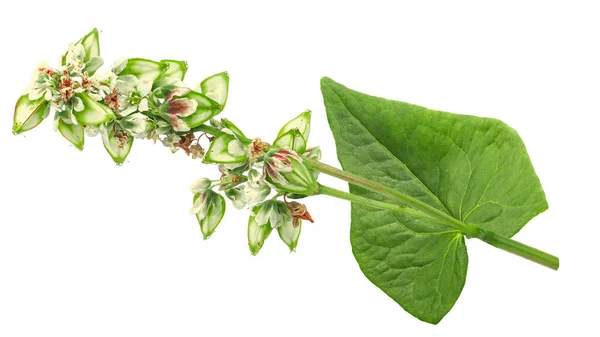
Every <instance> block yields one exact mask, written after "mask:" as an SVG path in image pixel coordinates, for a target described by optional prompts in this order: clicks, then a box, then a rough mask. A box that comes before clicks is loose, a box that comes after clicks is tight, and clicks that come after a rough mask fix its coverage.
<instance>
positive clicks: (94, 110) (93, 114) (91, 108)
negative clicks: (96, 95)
mask: <svg viewBox="0 0 600 337" xmlns="http://www.w3.org/2000/svg"><path fill="white" fill-rule="evenodd" d="M77 97H79V98H80V99H81V101H82V103H83V110H82V111H74V112H73V115H75V118H76V119H77V123H79V124H82V125H100V124H103V123H107V122H110V121H111V120H113V119H114V118H115V114H114V112H113V111H112V109H110V108H109V107H108V106H107V105H106V104H104V103H100V102H98V101H95V100H94V99H93V98H91V97H90V96H89V95H88V94H86V93H80V94H77Z"/></svg>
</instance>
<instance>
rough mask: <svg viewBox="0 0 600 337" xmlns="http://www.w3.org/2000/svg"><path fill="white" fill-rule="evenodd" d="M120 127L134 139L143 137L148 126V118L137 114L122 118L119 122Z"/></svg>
mask: <svg viewBox="0 0 600 337" xmlns="http://www.w3.org/2000/svg"><path fill="white" fill-rule="evenodd" d="M120 124H121V127H122V128H123V129H124V130H125V131H128V132H129V133H131V135H133V136H134V137H143V136H144V135H145V134H146V129H147V126H148V117H147V116H146V115H144V114H141V113H139V112H136V113H133V114H131V115H127V116H125V117H123V118H122V119H121V121H120Z"/></svg>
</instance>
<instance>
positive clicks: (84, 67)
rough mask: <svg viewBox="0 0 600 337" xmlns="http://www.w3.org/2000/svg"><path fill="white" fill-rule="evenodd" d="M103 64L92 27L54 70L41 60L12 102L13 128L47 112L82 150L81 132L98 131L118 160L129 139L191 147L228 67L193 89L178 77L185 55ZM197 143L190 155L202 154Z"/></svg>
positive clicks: (225, 82) (222, 94)
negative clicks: (173, 57)
mask: <svg viewBox="0 0 600 337" xmlns="http://www.w3.org/2000/svg"><path fill="white" fill-rule="evenodd" d="M103 64H104V61H103V60H102V58H101V57H100V45H99V38H98V30H96V29H94V30H92V31H91V32H90V33H89V34H87V35H86V36H84V37H83V38H82V39H80V40H79V41H77V42H76V43H72V44H70V45H69V48H68V50H67V52H66V53H65V54H64V55H63V57H62V58H61V67H60V68H53V67H50V66H49V65H48V64H47V63H40V64H39V65H38V66H37V67H36V69H35V71H34V74H33V78H32V81H31V83H30V85H29V86H28V88H27V89H26V91H25V93H24V95H23V96H21V98H19V100H18V102H17V105H16V108H15V115H14V123H13V133H15V134H19V133H22V132H25V131H28V130H31V129H33V128H34V127H36V126H37V125H38V124H40V123H41V122H42V120H43V119H44V118H46V117H47V116H48V115H49V113H50V110H54V111H55V115H54V122H55V127H56V129H57V130H58V131H59V132H60V133H61V134H62V135H63V136H64V137H65V138H66V139H67V140H68V141H69V142H71V143H72V144H73V145H74V146H75V147H76V148H78V149H79V150H82V149H83V145H84V139H85V135H86V134H87V135H88V136H95V135H97V134H99V133H102V141H103V143H104V147H105V148H106V150H107V152H108V153H109V154H110V155H111V157H112V158H113V160H114V161H115V162H116V163H117V164H119V165H121V164H122V163H123V162H124V161H125V159H126V157H127V155H128V154H129V151H130V150H131V146H132V145H133V141H134V139H135V138H148V139H152V140H154V141H157V140H160V141H162V143H163V144H164V145H165V146H167V147H169V148H171V150H172V151H177V150H178V149H184V150H185V152H186V153H187V154H190V153H192V151H191V150H192V148H191V146H192V144H191V142H190V139H189V138H193V131H194V128H197V127H200V126H202V125H203V124H204V123H205V122H207V121H208V120H210V119H211V118H213V117H215V116H216V115H217V114H219V113H220V112H221V111H222V110H223V108H224V107H225V103H226V101H227V92H228V86H229V77H228V75H227V73H220V74H216V75H213V76H211V77H209V78H207V79H205V80H204V81H202V82H201V83H200V84H199V85H198V86H197V87H196V88H195V89H194V90H192V89H190V88H188V87H187V86H186V85H185V84H184V83H183V79H184V77H185V74H186V72H187V68H188V66H187V63H186V62H184V61H177V60H162V61H152V60H147V59H141V58H129V59H121V60H118V61H117V62H115V63H114V65H113V67H112V68H111V69H108V70H106V71H99V70H100V67H101V66H102V65H103ZM190 134H191V136H190ZM198 146H199V144H194V147H193V148H194V152H193V155H194V157H196V158H198V157H201V153H202V149H198Z"/></svg>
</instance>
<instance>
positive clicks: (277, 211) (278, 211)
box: [254, 200, 292, 228]
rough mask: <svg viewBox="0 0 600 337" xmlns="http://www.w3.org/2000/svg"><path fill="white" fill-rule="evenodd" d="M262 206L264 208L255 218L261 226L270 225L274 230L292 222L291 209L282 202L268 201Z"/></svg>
mask: <svg viewBox="0 0 600 337" xmlns="http://www.w3.org/2000/svg"><path fill="white" fill-rule="evenodd" d="M260 206H262V207H261V208H260V209H259V210H258V212H257V213H256V216H255V217H254V220H255V221H256V223H257V224H258V225H259V226H263V225H265V224H267V223H269V224H270V225H271V227H272V228H276V227H280V226H283V224H284V223H287V222H291V221H292V215H291V213H290V211H289V209H288V208H287V206H285V204H284V203H283V202H281V201H275V200H267V201H265V202H263V203H262V204H261V205H260Z"/></svg>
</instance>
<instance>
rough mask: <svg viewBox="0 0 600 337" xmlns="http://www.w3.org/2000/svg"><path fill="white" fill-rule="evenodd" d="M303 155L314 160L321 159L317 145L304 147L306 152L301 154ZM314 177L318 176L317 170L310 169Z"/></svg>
mask: <svg viewBox="0 0 600 337" xmlns="http://www.w3.org/2000/svg"><path fill="white" fill-rule="evenodd" d="M302 156H303V157H307V158H310V159H314V160H321V148H320V147H318V146H315V147H311V148H310V149H306V152H304V153H303V154H302ZM311 171H312V173H313V176H314V177H315V179H317V178H318V177H319V171H317V170H313V169H311Z"/></svg>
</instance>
